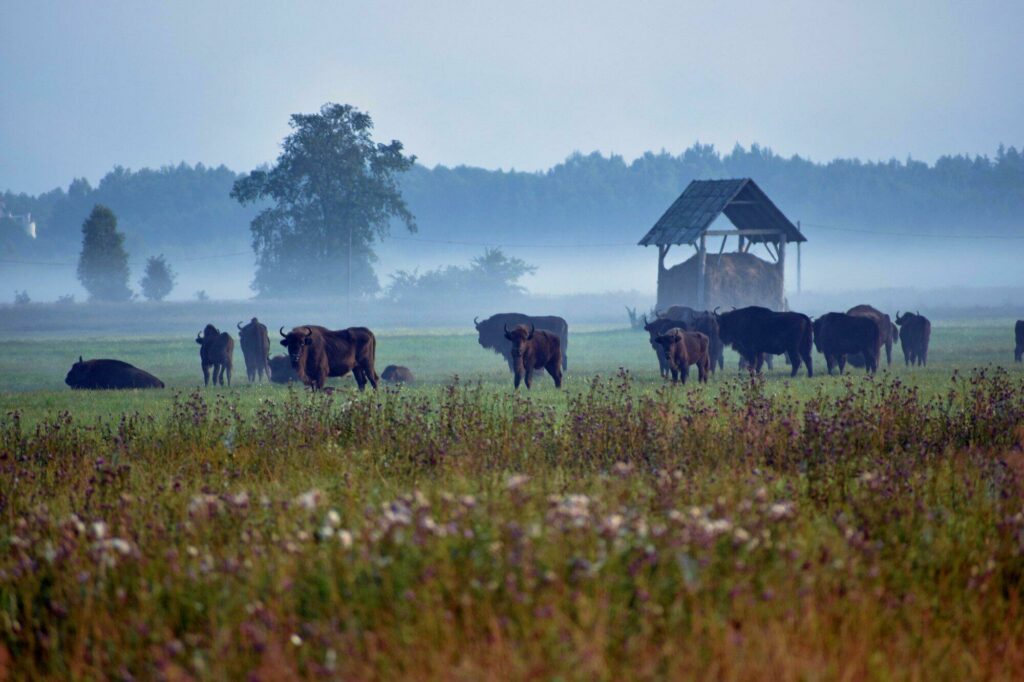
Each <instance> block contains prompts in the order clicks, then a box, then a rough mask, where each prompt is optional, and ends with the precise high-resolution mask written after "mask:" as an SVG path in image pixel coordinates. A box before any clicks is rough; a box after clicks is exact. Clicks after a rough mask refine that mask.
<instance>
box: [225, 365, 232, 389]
mask: <svg viewBox="0 0 1024 682" xmlns="http://www.w3.org/2000/svg"><path fill="white" fill-rule="evenodd" d="M225 367H226V368H227V371H228V386H230V385H231V365H225Z"/></svg>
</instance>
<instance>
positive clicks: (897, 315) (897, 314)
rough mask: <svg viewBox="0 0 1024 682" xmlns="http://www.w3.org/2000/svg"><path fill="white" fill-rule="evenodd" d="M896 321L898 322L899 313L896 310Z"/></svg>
mask: <svg viewBox="0 0 1024 682" xmlns="http://www.w3.org/2000/svg"><path fill="white" fill-rule="evenodd" d="M896 321H897V322H899V321H900V311H898V310H897V311H896Z"/></svg>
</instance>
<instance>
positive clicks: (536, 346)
mask: <svg viewBox="0 0 1024 682" xmlns="http://www.w3.org/2000/svg"><path fill="white" fill-rule="evenodd" d="M505 338H506V339H508V340H509V341H511V342H512V360H513V366H514V370H513V371H514V372H515V377H516V378H515V387H516V388H519V382H521V381H524V380H525V381H526V388H530V386H531V385H532V383H533V372H534V370H537V369H546V370H547V371H548V374H550V375H551V378H552V379H554V380H555V388H561V387H562V344H561V341H560V340H559V338H558V337H557V336H555V335H554V334H552V333H551V332H546V331H538V330H537V328H536V327H535V326H534V325H532V324H531V325H530V326H529V327H527V326H526V325H525V324H520V325H516V326H515V327H513V328H512V329H509V328H508V326H507V325H506V326H505Z"/></svg>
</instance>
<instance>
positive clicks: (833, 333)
mask: <svg viewBox="0 0 1024 682" xmlns="http://www.w3.org/2000/svg"><path fill="white" fill-rule="evenodd" d="M886 319H887V320H888V316H886ZM888 324H889V323H888V322H886V326H888ZM813 327H814V345H815V346H816V347H817V349H818V352H819V353H821V354H822V355H824V356H825V364H826V365H827V366H828V373H829V374H832V368H833V367H836V366H838V367H839V373H840V374H842V373H843V372H844V371H845V369H846V356H847V355H849V354H851V353H860V354H861V355H862V356H863V357H864V361H865V362H864V365H865V366H866V367H867V370H868V372H870V373H874V372H875V371H877V370H878V360H879V356H880V355H881V353H882V331H881V330H880V329H879V328H878V322H877V321H876V320H874V319H873V318H871V317H864V316H857V315H850V314H847V313H825V314H824V315H822V316H821V317H819V318H818V319H816V320H815V321H814V325H813Z"/></svg>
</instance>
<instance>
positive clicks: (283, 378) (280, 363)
mask: <svg viewBox="0 0 1024 682" xmlns="http://www.w3.org/2000/svg"><path fill="white" fill-rule="evenodd" d="M269 365H270V380H271V381H273V382H274V383H275V384H287V383H291V382H292V381H300V379H299V374H298V372H296V371H295V370H294V369H293V368H292V361H291V360H289V359H288V356H287V355H275V356H274V357H272V358H270V362H269Z"/></svg>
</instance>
